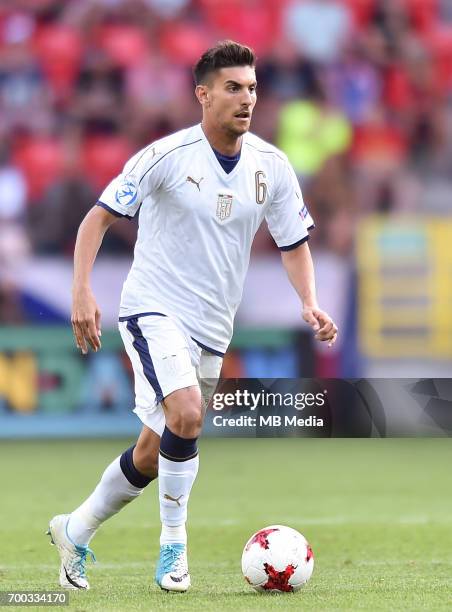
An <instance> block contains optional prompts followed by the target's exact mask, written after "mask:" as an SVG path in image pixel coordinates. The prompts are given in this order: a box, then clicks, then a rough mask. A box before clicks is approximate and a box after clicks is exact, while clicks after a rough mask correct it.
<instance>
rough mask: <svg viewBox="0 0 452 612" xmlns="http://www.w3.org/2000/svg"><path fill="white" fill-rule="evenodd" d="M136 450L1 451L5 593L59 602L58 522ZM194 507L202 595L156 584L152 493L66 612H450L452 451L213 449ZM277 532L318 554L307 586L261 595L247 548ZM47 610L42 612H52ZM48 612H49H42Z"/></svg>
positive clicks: (77, 444)
mask: <svg viewBox="0 0 452 612" xmlns="http://www.w3.org/2000/svg"><path fill="white" fill-rule="evenodd" d="M128 444H129V441H126V440H113V441H105V440H104V441H65V442H48V441H42V442H1V444H0V465H1V468H0V473H1V476H2V477H1V501H0V518H1V520H0V530H1V532H0V590H9V589H14V590H19V591H20V590H55V589H57V588H58V583H57V576H58V571H57V566H58V561H57V553H56V551H55V549H54V548H53V547H51V546H49V543H48V538H47V537H45V536H44V531H45V530H46V527H47V523H48V519H49V518H50V517H51V516H53V515H54V514H57V513H60V512H67V511H70V510H72V509H73V508H74V507H76V506H77V505H78V504H79V503H80V502H81V501H82V500H83V499H84V498H85V497H86V496H87V495H88V494H89V493H90V491H91V489H92V488H93V486H94V485H95V484H96V482H97V480H98V478H99V475H100V473H101V472H102V470H103V468H104V467H105V465H106V464H107V463H109V462H110V460H111V459H112V458H114V457H115V456H117V455H118V454H120V452H121V451H122V450H123V449H124V448H126V447H127V445H128ZM200 448H201V468H200V472H199V476H198V480H197V482H196V484H195V487H194V489H193V492H192V497H191V501H190V507H189V517H190V518H189V524H188V527H189V561H190V570H191V575H192V584H193V586H192V589H191V590H190V591H189V592H188V593H185V594H174V593H165V592H162V591H160V589H158V588H157V587H156V586H155V584H154V583H153V580H152V576H153V571H154V566H155V561H156V556H157V552H158V535H159V520H158V507H157V495H156V492H157V491H156V483H152V484H151V485H150V486H149V487H148V489H147V490H146V491H145V493H144V494H143V495H142V496H141V498H139V499H138V500H137V501H135V502H134V503H132V504H131V505H130V506H128V507H127V508H125V509H124V510H123V511H122V513H121V514H119V515H118V516H116V517H114V518H113V519H111V520H110V521H109V522H108V523H106V524H105V525H104V526H103V527H102V528H101V529H100V531H99V532H98V534H97V536H96V538H95V539H94V540H93V542H92V547H93V549H94V550H95V553H96V556H97V559H98V563H97V564H96V565H91V564H90V565H89V567H88V569H89V579H90V581H91V590H90V591H88V592H75V593H74V592H72V591H70V603H69V608H59V609H65V610H68V609H69V610H78V611H82V610H86V611H92V610H93V611H94V610H99V611H100V610H102V611H105V610H122V611H127V610H164V609H166V610H193V611H198V610H259V611H260V610H266V609H276V608H278V609H281V610H284V611H285V610H302V609H303V610H315V611H317V610H372V611H373V610H391V611H392V610H410V611H411V610H450V609H452V493H451V484H452V477H451V466H452V440H447V439H428V440H414V439H405V440H395V439H392V440H391V439H388V440H344V439H342V440H319V439H317V440H314V439H312V440H308V439H285V440H281V439H280V440H277V439H266V440H264V439H259V440H255V439H250V440H243V439H242V440H221V439H204V440H201V443H200ZM272 523H281V524H287V525H289V526H291V527H294V528H295V529H298V530H299V531H301V532H302V533H303V534H304V535H305V536H306V537H307V539H308V540H309V541H310V543H311V545H312V547H313V550H314V556H315V568H314V573H313V576H312V579H311V581H310V582H309V583H308V584H307V585H306V586H305V587H304V589H302V590H301V591H300V592H298V593H288V594H276V595H273V594H259V593H256V592H254V591H253V590H252V589H251V588H250V587H249V586H248V585H247V584H246V583H245V581H244V580H243V578H242V575H241V571H240V557H241V552H242V548H243V545H244V544H245V542H246V540H247V538H248V537H249V536H250V535H251V534H252V533H253V532H254V531H256V530H257V529H259V528H261V527H265V526H266V525H269V524H272ZM43 609H44V608H43ZM46 609H49V608H46Z"/></svg>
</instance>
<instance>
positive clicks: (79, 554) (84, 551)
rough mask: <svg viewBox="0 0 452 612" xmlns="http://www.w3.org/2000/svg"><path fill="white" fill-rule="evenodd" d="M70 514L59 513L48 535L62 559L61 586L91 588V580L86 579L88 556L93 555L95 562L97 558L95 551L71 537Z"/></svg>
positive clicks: (51, 523) (50, 525)
mask: <svg viewBox="0 0 452 612" xmlns="http://www.w3.org/2000/svg"><path fill="white" fill-rule="evenodd" d="M69 517H70V514H58V515H57V516H54V517H53V519H52V520H51V521H50V523H49V529H48V531H47V535H49V536H50V543H51V544H54V545H55V546H56V547H57V550H58V553H59V555H60V559H61V565H60V586H61V587H62V588H63V589H72V590H74V591H75V590H77V589H84V590H88V589H89V582H88V580H87V579H86V569H85V564H86V557H87V555H88V554H89V555H91V558H92V560H93V561H94V562H95V561H96V558H95V556H94V553H93V551H92V550H91V549H90V548H88V547H87V546H77V544H74V542H73V541H72V540H71V539H70V537H69V535H68V532H67V525H68V522H69Z"/></svg>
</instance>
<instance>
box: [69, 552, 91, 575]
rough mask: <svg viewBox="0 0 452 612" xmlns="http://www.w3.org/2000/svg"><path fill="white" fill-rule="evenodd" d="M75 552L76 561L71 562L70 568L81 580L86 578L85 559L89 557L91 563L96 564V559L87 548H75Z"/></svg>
mask: <svg viewBox="0 0 452 612" xmlns="http://www.w3.org/2000/svg"><path fill="white" fill-rule="evenodd" d="M75 550H76V551H77V559H76V560H75V561H74V562H73V564H72V567H73V568H74V569H75V570H76V571H77V573H78V575H79V576H80V577H81V578H86V570H85V563H86V557H87V556H88V555H90V557H91V560H92V562H93V563H96V557H95V555H94V553H93V551H92V550H91V548H89V547H88V546H86V547H82V546H76V547H75Z"/></svg>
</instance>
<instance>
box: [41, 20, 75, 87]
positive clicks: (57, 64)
mask: <svg viewBox="0 0 452 612" xmlns="http://www.w3.org/2000/svg"><path fill="white" fill-rule="evenodd" d="M34 51H35V53H36V56H37V58H38V60H39V62H40V64H41V66H42V68H43V71H44V74H45V75H46V77H47V78H48V80H49V81H50V83H51V85H52V87H53V89H54V90H55V92H56V93H57V95H65V94H66V95H67V94H68V93H70V90H71V89H72V85H73V83H74V80H75V78H76V76H77V74H78V70H79V66H80V61H81V56H82V41H81V37H80V34H79V32H78V31H77V30H76V29H74V28H71V27H69V26H66V25H60V24H51V25H44V26H40V27H39V28H38V29H37V32H36V34H35V37H34Z"/></svg>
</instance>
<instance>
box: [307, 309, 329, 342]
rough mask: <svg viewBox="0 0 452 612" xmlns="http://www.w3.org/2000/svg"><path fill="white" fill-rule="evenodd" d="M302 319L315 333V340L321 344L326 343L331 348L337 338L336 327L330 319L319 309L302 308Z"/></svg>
mask: <svg viewBox="0 0 452 612" xmlns="http://www.w3.org/2000/svg"><path fill="white" fill-rule="evenodd" d="M303 319H304V320H305V321H306V323H309V325H310V326H311V327H312V329H313V330H314V331H315V332H316V334H315V338H316V339H317V340H320V341H321V342H328V346H333V344H334V343H335V342H336V338H337V327H336V325H335V324H334V321H333V320H332V318H331V317H330V316H329V315H328V314H327V313H326V312H323V310H320V308H308V307H305V308H303Z"/></svg>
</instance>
